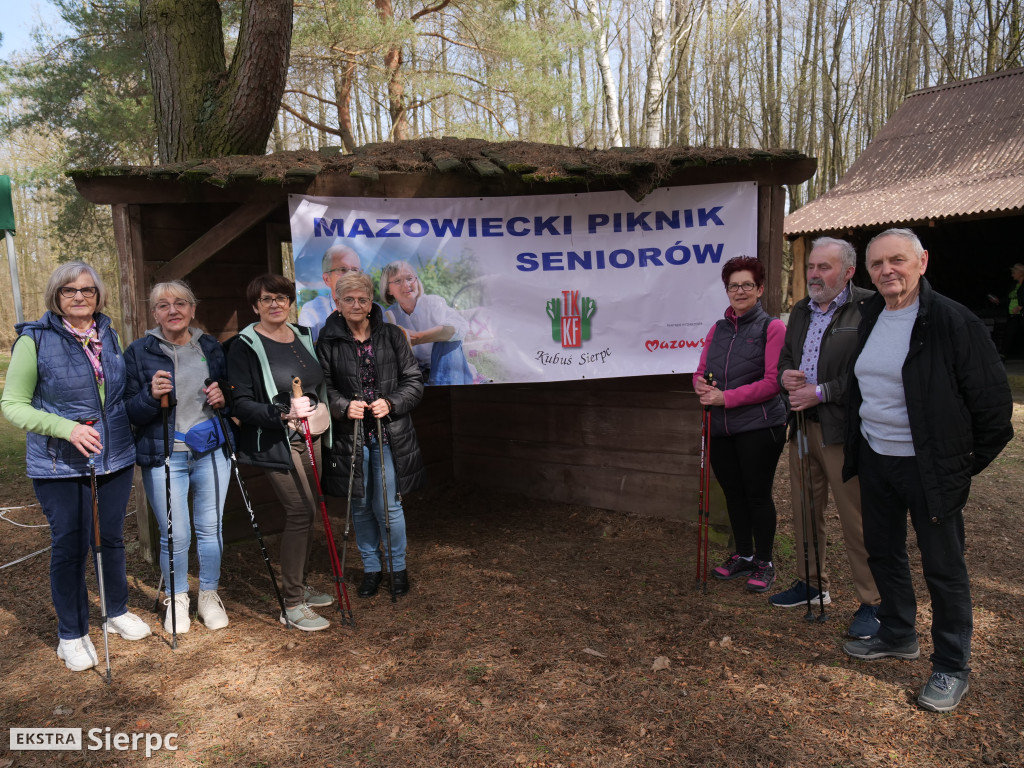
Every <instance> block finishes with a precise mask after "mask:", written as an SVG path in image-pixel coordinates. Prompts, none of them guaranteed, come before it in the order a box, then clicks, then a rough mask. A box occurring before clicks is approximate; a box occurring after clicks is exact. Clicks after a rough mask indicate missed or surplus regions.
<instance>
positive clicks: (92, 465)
mask: <svg viewBox="0 0 1024 768" xmlns="http://www.w3.org/2000/svg"><path fill="white" fill-rule="evenodd" d="M89 479H90V481H91V483H92V536H93V542H94V544H95V545H96V583H97V584H99V590H100V621H102V622H103V655H104V656H105V657H106V659H107V676H106V678H105V680H104V682H106V683H109V682H110V680H111V677H110V630H109V629H108V628H107V590H106V588H105V587H104V585H103V545H102V544H101V543H100V502H99V499H100V497H99V493H97V491H96V456H95V454H92V453H90V454H89Z"/></svg>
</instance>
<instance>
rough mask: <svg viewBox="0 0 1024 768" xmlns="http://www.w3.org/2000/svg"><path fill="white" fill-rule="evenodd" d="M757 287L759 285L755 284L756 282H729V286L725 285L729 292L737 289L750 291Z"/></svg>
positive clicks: (745, 291)
mask: <svg viewBox="0 0 1024 768" xmlns="http://www.w3.org/2000/svg"><path fill="white" fill-rule="evenodd" d="M755 288H757V285H755V284H754V283H729V284H728V285H727V286H725V290H727V291H728V292H729V293H736V291H743V292H744V293H748V292H749V291H752V290H754V289H755Z"/></svg>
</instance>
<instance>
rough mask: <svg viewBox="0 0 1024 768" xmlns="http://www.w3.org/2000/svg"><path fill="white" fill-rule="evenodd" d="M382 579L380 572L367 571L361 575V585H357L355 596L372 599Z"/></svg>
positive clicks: (382, 575)
mask: <svg viewBox="0 0 1024 768" xmlns="http://www.w3.org/2000/svg"><path fill="white" fill-rule="evenodd" d="M383 578H384V574H382V573H381V572H380V571H367V572H366V573H364V574H363V583H362V584H360V585H359V589H358V590H356V594H357V595H359V596H360V597H373V596H374V595H376V594H377V590H378V589H380V582H381V579H383Z"/></svg>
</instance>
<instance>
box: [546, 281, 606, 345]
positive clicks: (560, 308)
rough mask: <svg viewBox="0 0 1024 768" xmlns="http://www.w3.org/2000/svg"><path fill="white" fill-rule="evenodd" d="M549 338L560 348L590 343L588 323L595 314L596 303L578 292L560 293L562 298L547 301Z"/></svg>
mask: <svg viewBox="0 0 1024 768" xmlns="http://www.w3.org/2000/svg"><path fill="white" fill-rule="evenodd" d="M547 310H548V317H549V318H551V338H552V339H553V340H554V341H560V342H561V343H562V347H563V348H565V347H581V346H583V342H584V341H590V321H591V320H592V319H593V317H594V313H596V312H597V302H596V301H594V300H593V299H592V298H590V297H589V296H583V297H582V298H581V297H580V292H579V291H562V298H560V299H548V305H547Z"/></svg>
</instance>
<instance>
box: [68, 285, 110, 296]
mask: <svg viewBox="0 0 1024 768" xmlns="http://www.w3.org/2000/svg"><path fill="white" fill-rule="evenodd" d="M59 291H60V295H61V296H63V297H64V298H65V299H73V298H75V296H76V295H78V294H79V293H80V294H82V296H83V297H84V298H86V299H92V298H95V297H96V294H98V293H99V292H100V289H99V288H97V287H96V286H95V285H90V286H87V287H85V288H72V287H71V286H69V285H65V286H64V287H63V288H60V289H59Z"/></svg>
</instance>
